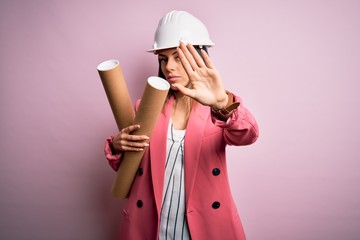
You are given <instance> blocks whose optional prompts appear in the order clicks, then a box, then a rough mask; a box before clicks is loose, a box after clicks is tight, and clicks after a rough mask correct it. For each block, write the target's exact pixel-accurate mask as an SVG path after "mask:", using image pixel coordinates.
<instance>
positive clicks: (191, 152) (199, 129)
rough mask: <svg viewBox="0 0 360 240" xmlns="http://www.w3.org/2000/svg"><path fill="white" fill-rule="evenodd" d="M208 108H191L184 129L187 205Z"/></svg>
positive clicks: (198, 106)
mask: <svg viewBox="0 0 360 240" xmlns="http://www.w3.org/2000/svg"><path fill="white" fill-rule="evenodd" d="M209 114H210V111H209V108H207V107H205V106H203V105H201V104H199V103H195V105H194V106H193V108H192V111H191V114H190V118H189V121H188V124H187V127H186V134H185V143H184V144H185V146H184V150H185V154H184V156H185V197H186V204H187V205H188V203H189V199H190V196H191V193H192V190H193V187H194V182H195V178H196V173H197V168H198V163H199V158H200V156H199V155H200V149H201V145H202V138H203V132H204V131H203V130H204V127H205V123H206V121H207V118H208V117H209Z"/></svg>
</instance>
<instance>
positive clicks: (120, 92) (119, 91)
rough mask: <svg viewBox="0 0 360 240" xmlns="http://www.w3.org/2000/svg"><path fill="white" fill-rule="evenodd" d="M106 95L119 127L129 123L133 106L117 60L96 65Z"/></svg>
mask: <svg viewBox="0 0 360 240" xmlns="http://www.w3.org/2000/svg"><path fill="white" fill-rule="evenodd" d="M97 70H98V72H99V75H100V78H101V81H102V84H103V86H104V89H105V92H106V96H107V98H108V101H109V103H110V107H111V110H112V113H113V115H114V118H115V121H116V125H117V127H118V129H119V131H120V130H121V129H123V128H124V127H128V126H129V125H131V124H132V123H133V121H134V118H135V111H134V107H133V105H132V104H131V99H130V95H129V92H128V88H127V86H126V82H125V80H124V77H123V74H122V70H121V67H120V64H119V61H118V60H107V61H104V62H102V63H100V64H99V65H98V67H97Z"/></svg>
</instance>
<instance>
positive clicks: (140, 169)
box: [138, 168, 144, 176]
mask: <svg viewBox="0 0 360 240" xmlns="http://www.w3.org/2000/svg"><path fill="white" fill-rule="evenodd" d="M143 174H144V169H143V168H139V169H138V175H139V176H142V175H143Z"/></svg>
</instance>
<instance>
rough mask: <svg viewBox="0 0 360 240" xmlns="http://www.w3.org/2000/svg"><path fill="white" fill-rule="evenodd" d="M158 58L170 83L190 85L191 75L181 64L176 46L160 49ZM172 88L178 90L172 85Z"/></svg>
mask: <svg viewBox="0 0 360 240" xmlns="http://www.w3.org/2000/svg"><path fill="white" fill-rule="evenodd" d="M158 58H159V63H160V67H161V71H162V72H163V73H164V75H165V78H166V80H167V81H168V82H169V83H170V84H173V83H179V84H181V85H183V86H188V84H189V77H188V75H187V73H186V71H185V69H184V67H183V65H182V64H181V61H180V58H179V56H178V53H177V52H176V48H170V49H164V50H160V51H158ZM171 88H172V89H173V90H176V89H174V87H172V86H171Z"/></svg>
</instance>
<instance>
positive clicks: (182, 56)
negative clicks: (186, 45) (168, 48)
mask: <svg viewBox="0 0 360 240" xmlns="http://www.w3.org/2000/svg"><path fill="white" fill-rule="evenodd" d="M181 44H183V43H180V45H181ZM176 51H177V53H178V56H179V58H180V61H181V64H182V65H183V67H184V69H185V71H186V73H187V74H188V75H191V74H192V73H193V71H194V69H193V67H192V66H191V64H190V62H189V60H188V59H187V57H186V56H185V53H184V51H183V49H181V48H180V47H178V48H177V49H176Z"/></svg>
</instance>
